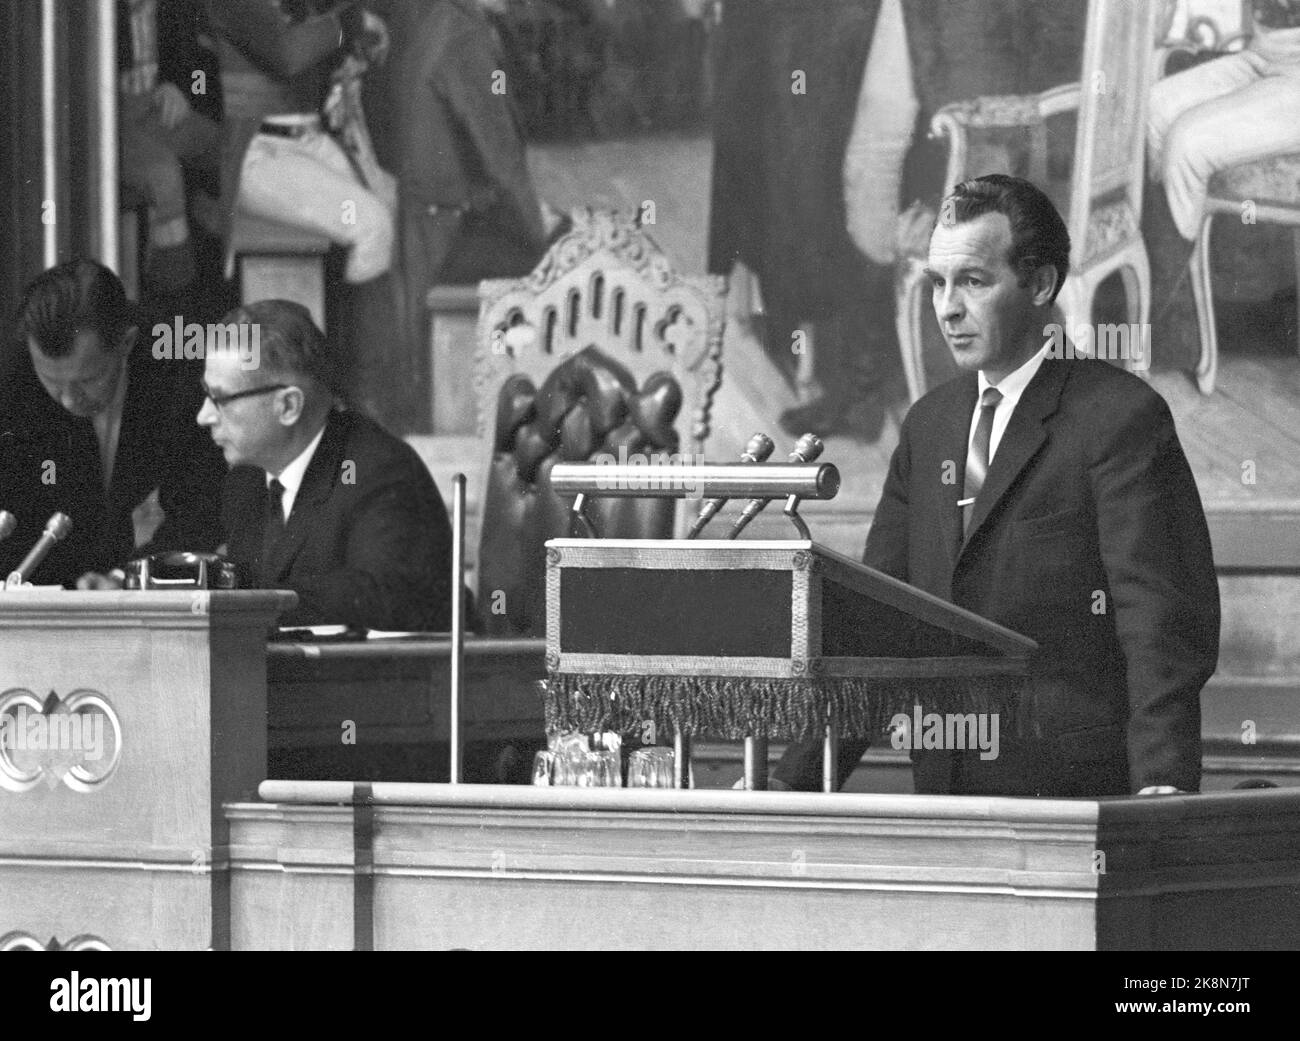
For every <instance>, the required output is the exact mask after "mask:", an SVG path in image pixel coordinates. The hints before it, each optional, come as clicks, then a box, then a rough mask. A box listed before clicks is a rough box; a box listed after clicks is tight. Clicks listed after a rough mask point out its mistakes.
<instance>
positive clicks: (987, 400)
mask: <svg viewBox="0 0 1300 1041" xmlns="http://www.w3.org/2000/svg"><path fill="white" fill-rule="evenodd" d="M1001 401H1002V392H1001V391H1000V390H998V388H997V387H989V388H988V389H987V390H986V391H984V393H983V394H982V395H981V396H980V418H979V421H978V422H977V423H976V424H975V437H974V438H973V439H972V440H971V445H970V451H969V452H967V453H966V480H965V483H964V484H963V485H962V496H961V497H962V502H963V504H964V505H963V506H962V510H961V530H962V533H963V535H968V534H969V533H970V520H971V517H972V516H973V515H974V513H975V499H976V498H977V497H978V496H979V493H980V489H981V488H983V487H984V478H985V477H986V476H988V472H989V442H990V440H991V439H992V437H993V415H994V413H996V412H997V410H998V404H999V403H1000V402H1001Z"/></svg>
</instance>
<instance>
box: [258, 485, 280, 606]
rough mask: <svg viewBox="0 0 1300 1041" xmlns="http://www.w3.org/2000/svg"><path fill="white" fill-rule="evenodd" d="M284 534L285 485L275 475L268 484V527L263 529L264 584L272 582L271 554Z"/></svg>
mask: <svg viewBox="0 0 1300 1041" xmlns="http://www.w3.org/2000/svg"><path fill="white" fill-rule="evenodd" d="M282 534H284V485H282V484H281V483H280V482H279V480H278V479H277V478H275V477H272V478H271V483H270V484H268V485H267V486H266V527H265V528H264V529H263V531H262V584H263V585H264V586H265V585H268V584H269V583H270V582H271V579H272V576H271V555H272V553H273V552H274V551H275V544H276V543H277V542H278V541H279V540H280V536H281V535H282Z"/></svg>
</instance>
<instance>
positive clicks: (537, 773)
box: [533, 752, 560, 787]
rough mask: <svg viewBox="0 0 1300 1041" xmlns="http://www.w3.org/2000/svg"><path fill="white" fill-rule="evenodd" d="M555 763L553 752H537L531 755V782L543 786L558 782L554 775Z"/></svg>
mask: <svg viewBox="0 0 1300 1041" xmlns="http://www.w3.org/2000/svg"><path fill="white" fill-rule="evenodd" d="M556 765H557V764H556V755H555V753H554V752H538V753H537V754H536V755H535V756H533V784H536V785H542V786H545V787H550V786H551V785H554V784H559V783H560V782H559V781H558V780H557V779H556V776H555V775H556Z"/></svg>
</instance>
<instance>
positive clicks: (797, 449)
mask: <svg viewBox="0 0 1300 1041" xmlns="http://www.w3.org/2000/svg"><path fill="white" fill-rule="evenodd" d="M825 449H826V445H825V443H824V442H823V441H822V439H821V438H820V437H818V436H817V435H816V434H804V435H803V436H802V437H801V438H799V440H798V441H796V442H795V446H794V451H792V452H791V453H790V457H789V462H792V463H811V462H812V461H813V460H815V459H816V458H817V457H818V456H820V455H821V454H822V452H823V451H825ZM771 501H772V500H771V499H750V500H749V502H748V503H746V505H745V509H744V510H743V511H742V512H741V514H740V516H739V517H738V518H737V519H736V523H735V524H733V525H732V527H731V530H730V531H729V532H727V538H729V539H734V538H735V537H736V536H737V535H739V534H740V533H741V532H742V531H744V530H745V528H746V527H747V526H748V525H749V522H750V521H752V520H753V519H754V518H755V517H757V516H758V515H759V514H760V513H762V512H763V507H765V506H766V505H767V504H768V503H769V502H771Z"/></svg>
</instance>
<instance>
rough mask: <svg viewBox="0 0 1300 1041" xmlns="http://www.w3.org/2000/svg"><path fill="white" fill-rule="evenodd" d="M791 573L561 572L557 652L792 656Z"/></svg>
mask: <svg viewBox="0 0 1300 1041" xmlns="http://www.w3.org/2000/svg"><path fill="white" fill-rule="evenodd" d="M792 583H793V578H792V573H791V572H789V571H740V570H735V569H729V570H718V571H703V570H700V571H697V570H690V571H667V570H660V569H654V568H562V569H561V571H560V604H561V607H560V651H561V653H564V654H662V655H687V656H696V655H700V656H705V657H728V658H730V657H752V658H788V657H790V632H791V610H792V608H791V595H792V589H793V585H792Z"/></svg>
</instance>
